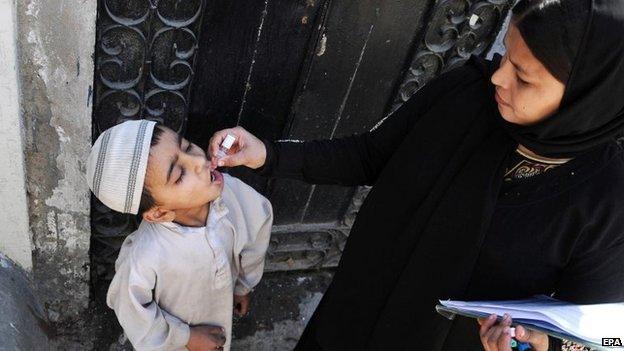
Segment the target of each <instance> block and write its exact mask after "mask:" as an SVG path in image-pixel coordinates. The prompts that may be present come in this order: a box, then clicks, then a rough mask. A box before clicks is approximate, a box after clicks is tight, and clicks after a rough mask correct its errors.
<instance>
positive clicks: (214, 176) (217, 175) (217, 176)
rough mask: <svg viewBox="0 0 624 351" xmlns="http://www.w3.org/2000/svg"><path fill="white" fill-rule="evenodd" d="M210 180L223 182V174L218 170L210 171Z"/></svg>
mask: <svg viewBox="0 0 624 351" xmlns="http://www.w3.org/2000/svg"><path fill="white" fill-rule="evenodd" d="M210 182H211V183H221V182H223V174H221V172H219V171H217V170H213V171H211V172H210Z"/></svg>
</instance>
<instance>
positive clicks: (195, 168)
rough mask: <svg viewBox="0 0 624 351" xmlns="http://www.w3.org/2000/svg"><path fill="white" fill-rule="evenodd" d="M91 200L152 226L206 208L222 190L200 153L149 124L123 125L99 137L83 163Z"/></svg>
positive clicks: (217, 176)
mask: <svg viewBox="0 0 624 351" xmlns="http://www.w3.org/2000/svg"><path fill="white" fill-rule="evenodd" d="M87 180H88V182H89V187H90V188H91V190H92V191H93V193H94V194H95V196H96V197H97V198H98V199H100V201H102V203H104V204H105V205H106V206H108V207H110V208H111V209H113V210H115V211H118V212H123V213H131V214H137V213H139V214H141V215H142V216H143V218H144V219H146V220H148V221H152V222H164V221H172V220H174V219H175V217H176V214H178V213H180V212H184V211H192V210H194V209H197V208H199V207H201V206H205V205H206V204H207V203H209V202H210V201H212V200H214V199H215V198H217V197H218V196H219V195H220V194H221V191H222V189H223V176H222V175H221V174H220V173H219V172H217V171H211V169H210V162H209V160H208V159H207V158H206V154H205V153H204V151H203V150H202V149H201V148H199V147H198V146H197V145H195V144H191V143H189V142H188V141H187V140H186V139H184V138H182V137H181V136H180V135H178V134H177V133H176V132H174V131H173V130H171V129H169V128H167V127H164V126H162V125H160V124H156V122H153V121H148V120H138V121H126V122H123V123H120V124H118V125H116V126H114V127H112V128H110V129H108V130H106V131H105V132H104V133H102V134H101V135H100V137H99V138H98V139H97V140H96V142H95V143H94V144H93V147H92V149H91V154H90V155H89V161H88V163H87Z"/></svg>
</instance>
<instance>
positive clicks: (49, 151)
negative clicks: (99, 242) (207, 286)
mask: <svg viewBox="0 0 624 351" xmlns="http://www.w3.org/2000/svg"><path fill="white" fill-rule="evenodd" d="M3 1H6V0H3ZM95 19H96V0H80V1H76V0H23V1H19V2H18V3H17V29H18V33H17V40H18V43H19V44H18V50H19V51H18V52H19V57H18V60H19V73H20V75H19V77H20V88H21V89H20V90H21V111H22V121H23V125H24V128H23V131H24V149H25V165H26V189H27V194H28V207H29V216H30V217H29V222H30V230H31V232H32V238H33V278H34V281H35V283H36V285H37V293H38V295H39V296H40V297H41V298H42V300H43V302H44V304H45V306H46V308H47V311H48V313H49V317H50V319H51V320H52V321H55V322H56V321H63V320H72V319H74V318H75V317H77V316H78V314H79V313H80V312H81V311H83V310H84V309H85V308H86V307H87V306H88V297H89V241H90V224H89V209H90V203H89V199H90V198H89V189H88V187H87V184H86V181H85V179H84V173H85V160H86V159H87V155H88V153H89V148H90V146H91V106H92V103H91V100H92V99H91V96H92V83H93V52H94V46H95Z"/></svg>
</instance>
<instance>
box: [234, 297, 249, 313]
mask: <svg viewBox="0 0 624 351" xmlns="http://www.w3.org/2000/svg"><path fill="white" fill-rule="evenodd" d="M249 300H250V297H249V294H247V295H236V294H234V312H236V314H237V315H238V316H239V317H242V316H244V315H246V314H247V312H248V311H249Z"/></svg>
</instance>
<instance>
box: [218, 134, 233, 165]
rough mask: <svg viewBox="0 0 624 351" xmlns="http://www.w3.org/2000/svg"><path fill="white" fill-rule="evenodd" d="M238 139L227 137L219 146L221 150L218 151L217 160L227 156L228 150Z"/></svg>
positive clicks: (231, 136)
mask: <svg viewBox="0 0 624 351" xmlns="http://www.w3.org/2000/svg"><path fill="white" fill-rule="evenodd" d="M235 141H236V138H235V137H234V136H233V135H230V134H228V135H226V136H225V139H223V141H222V142H221V145H219V150H217V159H221V158H223V157H225V156H226V155H227V152H228V150H230V148H231V147H232V145H234V142H235Z"/></svg>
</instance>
